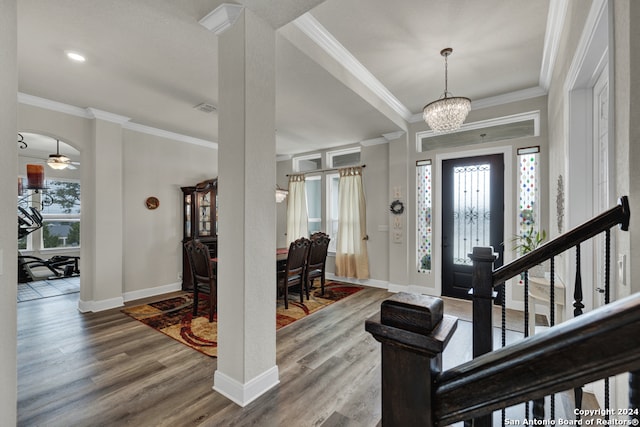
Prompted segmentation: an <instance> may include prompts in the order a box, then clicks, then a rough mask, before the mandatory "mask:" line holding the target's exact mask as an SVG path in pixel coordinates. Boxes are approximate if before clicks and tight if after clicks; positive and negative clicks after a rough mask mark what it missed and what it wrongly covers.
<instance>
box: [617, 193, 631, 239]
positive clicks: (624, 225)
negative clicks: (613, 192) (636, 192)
mask: <svg viewBox="0 0 640 427" xmlns="http://www.w3.org/2000/svg"><path fill="white" fill-rule="evenodd" d="M618 205H620V206H622V220H621V221H620V229H621V230H622V231H629V220H630V219H631V209H629V198H628V197H627V196H622V197H620V200H618Z"/></svg>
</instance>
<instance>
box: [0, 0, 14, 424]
mask: <svg viewBox="0 0 640 427" xmlns="http://www.w3.org/2000/svg"><path fill="white" fill-rule="evenodd" d="M17 34H18V30H17V5H16V0H0V141H2V155H1V156H0V179H1V180H2V182H3V185H0V198H1V199H2V200H4V201H5V202H4V203H0V218H2V219H3V220H2V221H1V222H0V324H1V325H2V327H0V342H2V345H0V378H1V379H2V381H0V414H1V415H0V417H1V418H2V423H3V424H4V425H8V426H9V425H11V426H13V425H16V420H17V407H16V401H17V394H18V392H17V382H18V381H17V358H16V348H17V337H16V330H17V319H16V300H17V292H18V289H17V287H16V277H17V274H18V273H17V271H18V270H17V262H16V261H17V259H16V254H17V253H18V231H17V229H16V217H15V216H14V215H16V211H15V208H14V205H13V203H7V202H6V201H7V200H16V197H17V196H18V184H17V173H18V171H17V167H16V163H17V162H16V159H17V156H18V146H17V144H15V143H13V141H17V140H16V138H17V128H16V121H17V118H16V117H17V113H16V96H17V93H18V65H17V40H18V36H17ZM12 183H13V184H12Z"/></svg>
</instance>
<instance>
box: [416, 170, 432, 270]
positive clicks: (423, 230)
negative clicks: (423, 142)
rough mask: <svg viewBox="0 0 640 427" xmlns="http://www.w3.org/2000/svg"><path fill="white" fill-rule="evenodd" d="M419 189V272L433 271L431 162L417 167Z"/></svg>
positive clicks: (417, 254)
mask: <svg viewBox="0 0 640 427" xmlns="http://www.w3.org/2000/svg"><path fill="white" fill-rule="evenodd" d="M416 189H417V209H418V212H417V222H418V226H417V233H418V236H417V244H416V260H417V264H418V265H417V267H418V273H427V272H430V271H431V240H432V230H431V220H432V218H431V164H430V163H429V164H421V165H419V166H417V167H416Z"/></svg>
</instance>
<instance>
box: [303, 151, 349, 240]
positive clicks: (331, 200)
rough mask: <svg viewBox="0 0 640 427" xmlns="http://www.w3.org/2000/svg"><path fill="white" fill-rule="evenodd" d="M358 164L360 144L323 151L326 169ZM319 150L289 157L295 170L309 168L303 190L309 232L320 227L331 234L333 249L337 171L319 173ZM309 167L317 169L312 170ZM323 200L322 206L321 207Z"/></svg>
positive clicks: (335, 226) (338, 180) (335, 224)
mask: <svg viewBox="0 0 640 427" xmlns="http://www.w3.org/2000/svg"><path fill="white" fill-rule="evenodd" d="M359 164H360V147H354V148H348V149H342V150H334V151H329V152H327V153H326V165H327V167H328V168H330V169H338V168H343V167H348V166H356V165H359ZM321 168H322V154H320V153H316V154H309V155H306V156H300V157H295V158H294V159H293V170H294V171H295V172H311V173H312V174H308V175H306V176H305V191H306V193H307V215H308V229H309V234H313V233H315V232H317V231H323V226H324V232H325V233H327V234H328V235H329V237H330V238H331V240H330V242H329V251H330V252H335V250H336V241H337V235H338V219H339V218H338V216H339V214H338V212H339V211H338V192H339V190H338V188H339V183H340V174H339V173H337V172H333V171H331V173H327V174H326V175H324V177H325V180H324V182H323V180H322V175H320V173H322V172H324V171H323V170H322V169H321ZM313 171H317V172H316V174H313ZM323 204H324V209H323Z"/></svg>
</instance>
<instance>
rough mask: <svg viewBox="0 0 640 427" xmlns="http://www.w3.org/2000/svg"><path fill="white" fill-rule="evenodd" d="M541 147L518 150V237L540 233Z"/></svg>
mask: <svg viewBox="0 0 640 427" xmlns="http://www.w3.org/2000/svg"><path fill="white" fill-rule="evenodd" d="M539 157H540V147H527V148H520V149H518V166H519V169H518V170H519V173H518V188H519V190H518V195H519V197H518V199H519V206H518V236H524V235H525V234H526V233H529V232H531V230H533V231H534V232H535V231H540V229H539V227H540V220H539V218H540V203H539V200H540V199H539V187H540V184H539V181H540V167H539V164H538V162H539Z"/></svg>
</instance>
